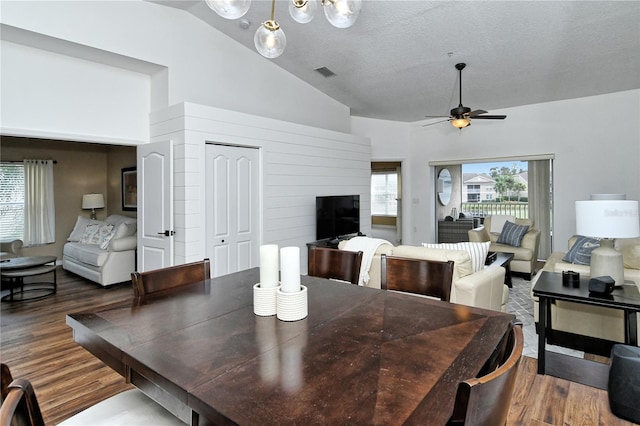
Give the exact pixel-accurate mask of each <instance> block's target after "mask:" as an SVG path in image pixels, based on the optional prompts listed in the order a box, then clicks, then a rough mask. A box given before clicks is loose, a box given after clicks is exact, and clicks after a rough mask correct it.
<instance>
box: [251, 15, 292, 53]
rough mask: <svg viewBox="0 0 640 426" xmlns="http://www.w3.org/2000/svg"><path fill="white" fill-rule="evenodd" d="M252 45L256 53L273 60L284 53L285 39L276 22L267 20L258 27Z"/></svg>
mask: <svg viewBox="0 0 640 426" xmlns="http://www.w3.org/2000/svg"><path fill="white" fill-rule="evenodd" d="M253 43H254V44H255V46H256V50H257V51H258V53H260V54H261V55H262V56H264V57H265V58H269V59H274V58H277V57H278V56H280V55H282V52H284V48H285V46H286V45H287V37H286V36H285V35H284V31H282V29H281V28H280V25H278V23H277V22H276V21H272V20H268V21H266V22H265V23H263V24H262V25H260V27H258V30H257V31H256V34H255V36H254V37H253Z"/></svg>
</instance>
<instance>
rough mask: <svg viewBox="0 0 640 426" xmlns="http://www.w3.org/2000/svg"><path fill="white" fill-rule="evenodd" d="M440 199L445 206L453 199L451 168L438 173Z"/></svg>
mask: <svg viewBox="0 0 640 426" xmlns="http://www.w3.org/2000/svg"><path fill="white" fill-rule="evenodd" d="M438 200H439V201H440V204H442V205H443V206H446V205H447V204H449V201H451V172H449V169H442V170H440V173H438Z"/></svg>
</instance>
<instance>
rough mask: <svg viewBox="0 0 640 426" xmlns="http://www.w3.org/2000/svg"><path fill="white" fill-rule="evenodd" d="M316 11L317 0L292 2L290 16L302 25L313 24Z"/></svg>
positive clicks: (295, 0)
mask: <svg viewBox="0 0 640 426" xmlns="http://www.w3.org/2000/svg"><path fill="white" fill-rule="evenodd" d="M316 9H318V3H317V2H316V0H291V2H290V3H289V15H291V17H292V18H293V20H294V21H296V22H298V23H300V24H306V23H308V22H311V20H312V19H313V17H314V15H315V13H316Z"/></svg>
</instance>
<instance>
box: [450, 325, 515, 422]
mask: <svg viewBox="0 0 640 426" xmlns="http://www.w3.org/2000/svg"><path fill="white" fill-rule="evenodd" d="M503 342H506V345H502V343H503ZM503 342H501V343H500V344H499V345H498V347H497V348H496V352H497V353H502V359H500V360H499V362H498V364H499V365H498V366H497V368H496V369H495V370H493V371H490V372H488V373H487V374H485V375H483V376H480V377H477V378H474V379H470V380H465V381H464V382H462V383H460V384H459V385H458V392H457V394H456V400H455V403H454V408H453V415H452V416H451V419H450V420H449V423H448V424H449V425H465V426H504V425H505V424H506V422H507V415H508V414H509V406H510V404H511V396H512V395H513V389H514V386H515V383H516V376H517V373H518V364H519V363H520V357H521V355H522V349H523V347H524V337H523V335H522V326H521V325H519V324H518V325H515V326H513V327H511V329H510V330H509V331H508V332H507V334H506V338H505V339H503ZM501 346H504V348H505V349H506V350H504V351H503V350H502V348H501ZM496 352H494V353H496ZM485 366H486V365H485Z"/></svg>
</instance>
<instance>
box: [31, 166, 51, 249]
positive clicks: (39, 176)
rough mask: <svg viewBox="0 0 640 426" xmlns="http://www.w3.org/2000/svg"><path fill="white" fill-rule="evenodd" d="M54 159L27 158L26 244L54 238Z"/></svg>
mask: <svg viewBox="0 0 640 426" xmlns="http://www.w3.org/2000/svg"><path fill="white" fill-rule="evenodd" d="M55 235H56V213H55V204H54V201H53V161H52V160H24V245H25V246H33V245H39V244H48V243H53V242H55V240H56V238H55Z"/></svg>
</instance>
